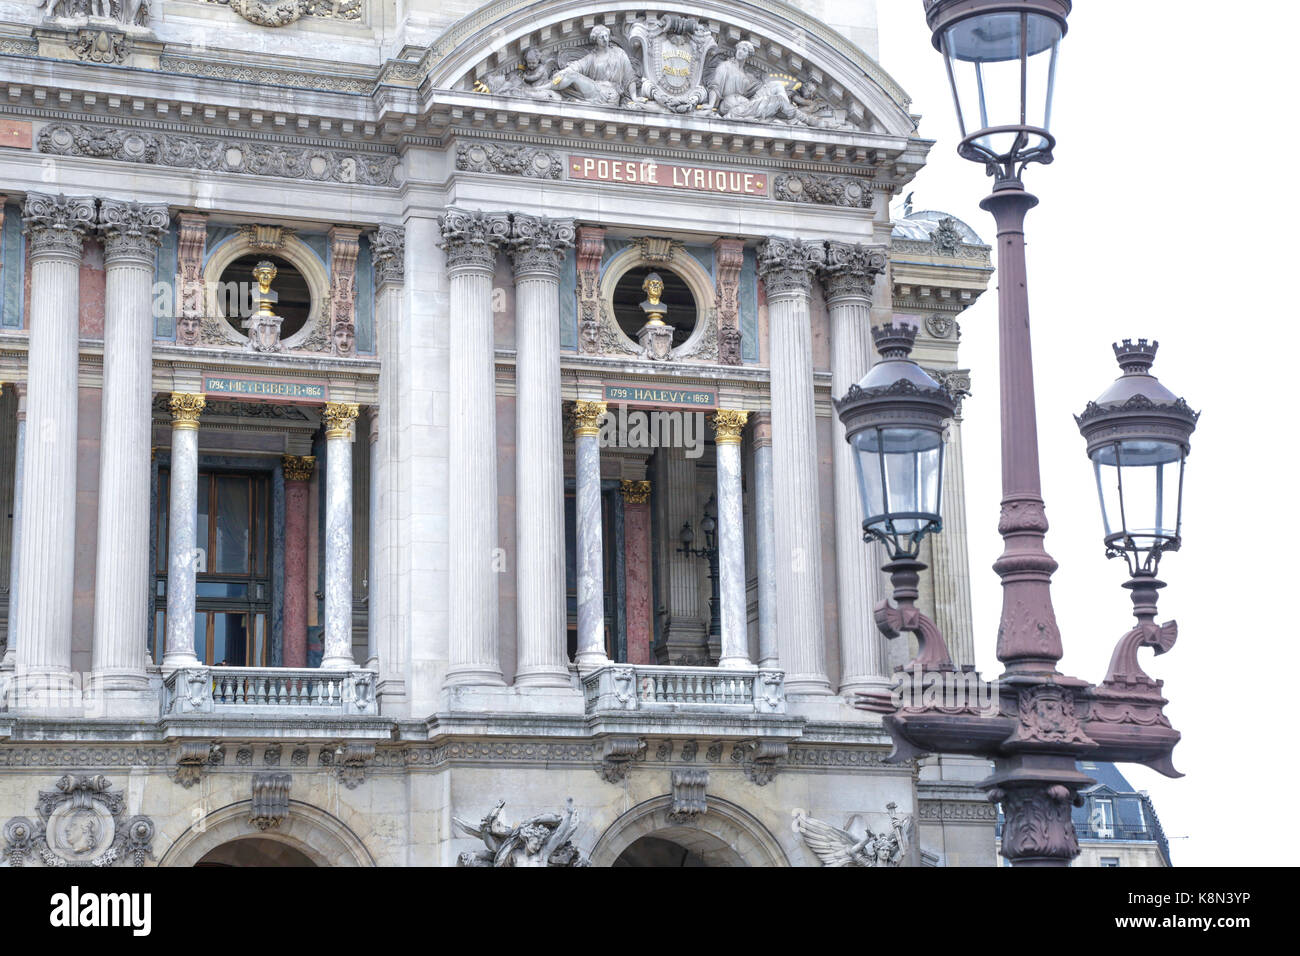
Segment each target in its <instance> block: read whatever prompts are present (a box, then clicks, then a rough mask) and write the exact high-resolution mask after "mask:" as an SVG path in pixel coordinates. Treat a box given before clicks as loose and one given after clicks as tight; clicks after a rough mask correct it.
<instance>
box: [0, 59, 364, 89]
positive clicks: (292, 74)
mask: <svg viewBox="0 0 1300 956" xmlns="http://www.w3.org/2000/svg"><path fill="white" fill-rule="evenodd" d="M3 52H6V53H7V52H10V51H8V50H4V51H3ZM33 52H34V51H33ZM158 69H159V71H161V72H163V73H178V74H181V75H182V76H199V77H203V78H205V79H214V80H235V81H237V82H240V83H250V84H255V85H257V86H261V87H276V86H287V87H296V88H298V89H309V90H324V91H327V92H331V93H351V94H354V95H355V94H369V93H370V92H371V91H372V90H374V88H375V81H374V79H373V78H370V77H352V76H339V75H336V74H329V73H319V72H313V73H304V72H298V71H296V70H278V69H274V68H269V67H259V66H247V65H244V64H239V63H221V62H215V61H212V60H199V59H191V58H189V57H185V56H172V55H163V56H162V57H160V58H159V60H158Z"/></svg>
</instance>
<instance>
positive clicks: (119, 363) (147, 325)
mask: <svg viewBox="0 0 1300 956" xmlns="http://www.w3.org/2000/svg"><path fill="white" fill-rule="evenodd" d="M167 224H168V216H167V207H166V206H164V205H143V204H141V203H137V202H119V201H117V200H112V199H105V200H103V201H102V202H101V203H100V205H99V231H100V233H101V235H102V236H103V241H104V273H105V275H104V385H103V399H102V404H101V417H100V429H99V500H100V502H101V507H100V509H99V532H98V536H97V538H96V559H95V630H94V648H93V651H92V653H91V678H90V684H89V686H88V690H89V691H90V692H91V693H94V694H96V695H97V696H100V697H102V698H103V699H104V700H105V702H106V703H107V704H108V705H110V706H121V704H122V703H125V701H124V700H122V698H126V697H138V696H140V695H141V694H143V693H144V692H146V691H147V690H148V687H149V679H148V677H147V675H146V674H145V671H144V663H145V640H146V635H147V634H148V632H149V615H150V614H151V613H152V601H151V596H152V588H151V587H150V584H151V582H150V576H151V568H150V567H149V508H150V484H151V476H150V467H149V452H150V446H151V445H152V431H153V384H152V379H153V310H152V304H153V294H152V292H153V290H152V286H153V274H154V261H155V258H156V257H157V253H158V246H159V244H160V243H161V241H162V237H163V234H164V233H165V232H166V230H167Z"/></svg>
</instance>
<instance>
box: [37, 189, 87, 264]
mask: <svg viewBox="0 0 1300 956" xmlns="http://www.w3.org/2000/svg"><path fill="white" fill-rule="evenodd" d="M94 225H95V200H94V198H93V197H91V196H71V197H69V196H65V195H63V193H59V194H58V195H57V196H50V195H47V194H45V193H28V194H27V202H26V203H24V205H23V231H24V232H25V233H26V234H27V237H28V240H29V241H30V242H31V244H32V256H33V257H34V258H37V257H44V256H50V257H63V258H70V259H76V260H77V261H80V260H81V246H82V240H83V239H84V238H85V236H86V233H88V232H90V231H91V230H92V229H93V228H94Z"/></svg>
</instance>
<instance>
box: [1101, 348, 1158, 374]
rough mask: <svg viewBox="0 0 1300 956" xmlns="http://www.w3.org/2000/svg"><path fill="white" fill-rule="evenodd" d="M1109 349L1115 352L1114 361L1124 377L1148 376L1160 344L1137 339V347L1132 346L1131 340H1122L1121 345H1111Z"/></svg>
mask: <svg viewBox="0 0 1300 956" xmlns="http://www.w3.org/2000/svg"><path fill="white" fill-rule="evenodd" d="M1111 348H1113V349H1114V350H1115V360H1116V361H1117V362H1119V367H1120V368H1122V369H1123V370H1124V374H1125V375H1148V374H1150V370H1151V365H1152V364H1153V363H1154V362H1155V360H1156V349H1158V348H1160V343H1159V342H1157V341H1154V340H1152V341H1151V342H1147V340H1146V339H1138V340H1137V345H1134V344H1133V340H1132V339H1124V340H1123V342H1122V343H1112V344H1111Z"/></svg>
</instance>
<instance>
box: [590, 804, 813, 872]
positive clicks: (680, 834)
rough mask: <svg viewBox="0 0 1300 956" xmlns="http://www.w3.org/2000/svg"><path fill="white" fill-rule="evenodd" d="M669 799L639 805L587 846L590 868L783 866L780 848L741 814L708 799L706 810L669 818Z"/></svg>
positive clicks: (757, 822) (755, 822)
mask: <svg viewBox="0 0 1300 956" xmlns="http://www.w3.org/2000/svg"><path fill="white" fill-rule="evenodd" d="M671 809H672V797H671V796H670V795H669V794H664V795H663V796H660V797H655V798H653V799H651V800H646V801H645V802H644V803H639V804H637V805H636V806H635V807H633V808H632V809H631V810H628V811H627V812H626V813H624V814H623V815H622V816H621V817H619V818H618V819H617V820H615V821H614V822H613V823H611V824H610V825H609V828H608V829H606V830H605V832H604V833H602V834H601V835H600V839H598V840H597V841H596V845H595V846H593V847H592V848H591V852H590V854H588V858H589V859H590V860H591V865H592V866H789V865H790V861H789V859H787V858H786V855H785V851H784V850H782V849H781V844H780V843H779V842H778V841H777V839H776V837H775V836H773V835H772V831H770V830H769V829H768V828H767V827H765V826H764V825H763V823H762V822H761V821H760V820H759V819H758V818H757V817H755V816H754V815H753V814H751V813H749V812H748V811H747V810H744V809H743V808H741V807H739V806H737V805H736V804H734V803H731V802H730V801H728V800H723V799H722V798H720V797H714V796H713V795H711V794H710V796H709V809H708V812H706V813H702V814H700V815H698V816H696V817H695V818H694V819H692V820H690V821H689V822H682V821H681V820H680V818H679V819H677V820H670V819H669V818H668V814H669V813H670V812H671Z"/></svg>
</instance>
